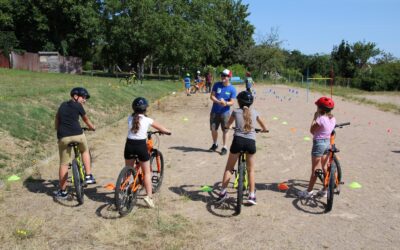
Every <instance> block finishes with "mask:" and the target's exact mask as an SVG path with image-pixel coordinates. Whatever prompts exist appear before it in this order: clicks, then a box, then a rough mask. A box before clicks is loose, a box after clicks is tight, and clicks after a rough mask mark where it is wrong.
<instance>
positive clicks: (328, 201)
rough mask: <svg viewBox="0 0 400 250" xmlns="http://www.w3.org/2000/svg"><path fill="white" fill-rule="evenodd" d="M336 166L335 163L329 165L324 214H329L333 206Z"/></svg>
mask: <svg viewBox="0 0 400 250" xmlns="http://www.w3.org/2000/svg"><path fill="white" fill-rule="evenodd" d="M335 175H336V164H335V162H332V163H331V171H330V174H329V183H328V190H327V192H328V193H327V199H326V207H325V212H326V213H327V212H329V211H331V210H332V206H333V196H334V195H335V187H336V176H335Z"/></svg>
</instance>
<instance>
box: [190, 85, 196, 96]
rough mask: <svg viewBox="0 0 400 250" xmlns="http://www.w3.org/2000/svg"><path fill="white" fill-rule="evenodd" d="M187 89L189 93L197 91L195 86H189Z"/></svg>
mask: <svg viewBox="0 0 400 250" xmlns="http://www.w3.org/2000/svg"><path fill="white" fill-rule="evenodd" d="M189 91H190V94H195V93H196V92H197V87H196V86H191V87H190V90H189Z"/></svg>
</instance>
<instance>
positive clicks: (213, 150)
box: [210, 143, 218, 152]
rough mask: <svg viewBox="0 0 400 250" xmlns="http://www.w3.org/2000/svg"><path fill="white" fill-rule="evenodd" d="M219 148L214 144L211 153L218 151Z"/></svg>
mask: <svg viewBox="0 0 400 250" xmlns="http://www.w3.org/2000/svg"><path fill="white" fill-rule="evenodd" d="M217 148H218V144H215V143H214V144H213V145H212V146H211V148H210V151H212V152H215V150H217Z"/></svg>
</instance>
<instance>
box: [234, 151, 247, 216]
mask: <svg viewBox="0 0 400 250" xmlns="http://www.w3.org/2000/svg"><path fill="white" fill-rule="evenodd" d="M244 164H246V162H245V161H242V160H241V159H239V165H238V174H239V180H238V187H237V199H236V209H235V211H236V214H240V212H241V210H242V203H243V176H244V169H245V166H244Z"/></svg>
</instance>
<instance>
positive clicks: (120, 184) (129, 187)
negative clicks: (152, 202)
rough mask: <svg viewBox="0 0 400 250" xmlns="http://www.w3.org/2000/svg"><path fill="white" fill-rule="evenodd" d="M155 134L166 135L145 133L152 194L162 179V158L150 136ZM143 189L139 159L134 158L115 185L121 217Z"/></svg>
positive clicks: (134, 202)
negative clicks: (132, 163) (132, 164)
mask: <svg viewBox="0 0 400 250" xmlns="http://www.w3.org/2000/svg"><path fill="white" fill-rule="evenodd" d="M155 134H159V135H161V134H166V135H171V133H163V132H161V131H148V132H147V150H148V152H149V154H150V168H151V171H152V178H151V181H152V185H153V193H156V192H157V191H158V190H159V189H160V187H161V184H162V181H163V178H164V158H163V155H162V153H161V152H160V150H158V149H157V148H159V145H158V146H157V148H155V147H154V142H153V138H152V136H153V135H155ZM143 187H144V173H143V172H142V169H141V167H140V163H139V159H138V158H137V156H135V159H134V166H133V167H131V166H125V167H124V168H123V169H122V170H121V172H120V173H119V175H118V179H117V183H116V185H115V194H114V197H115V205H116V208H117V210H118V212H119V214H120V215H121V216H125V215H127V214H128V213H130V212H131V211H132V209H133V207H134V206H135V204H136V202H137V195H138V191H140V190H141V189H142V188H143Z"/></svg>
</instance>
